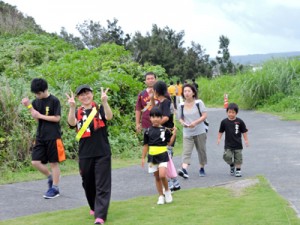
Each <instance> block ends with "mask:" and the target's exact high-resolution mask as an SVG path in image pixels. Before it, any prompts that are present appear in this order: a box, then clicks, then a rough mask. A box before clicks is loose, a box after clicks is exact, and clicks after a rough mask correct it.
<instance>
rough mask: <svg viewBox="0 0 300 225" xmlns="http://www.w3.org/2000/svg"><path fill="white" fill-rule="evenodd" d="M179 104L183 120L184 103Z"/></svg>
mask: <svg viewBox="0 0 300 225" xmlns="http://www.w3.org/2000/svg"><path fill="white" fill-rule="evenodd" d="M180 106H181V119H182V120H183V107H184V105H183V104H181V105H180Z"/></svg>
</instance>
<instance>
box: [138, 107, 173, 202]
mask: <svg viewBox="0 0 300 225" xmlns="http://www.w3.org/2000/svg"><path fill="white" fill-rule="evenodd" d="M150 120H151V123H152V126H151V127H149V128H148V129H146V131H145V133H144V147H143V152H142V167H144V164H145V157H146V155H147V153H148V172H149V173H154V178H155V185H156V189H157V192H158V194H159V197H158V201H157V204H158V205H163V204H165V203H171V202H172V201H173V198H172V194H171V190H170V189H169V187H168V179H167V176H166V174H167V164H168V161H169V156H168V151H167V146H168V145H172V143H173V142H174V139H175V136H176V128H174V129H173V133H172V132H171V130H170V129H168V128H166V127H163V126H161V120H162V112H161V110H160V109H159V108H158V107H157V106H156V107H153V108H152V109H151V111H150ZM163 188H164V189H165V193H164V194H163Z"/></svg>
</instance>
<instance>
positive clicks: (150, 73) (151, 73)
mask: <svg viewBox="0 0 300 225" xmlns="http://www.w3.org/2000/svg"><path fill="white" fill-rule="evenodd" d="M148 75H152V76H154V77H155V78H156V74H155V73H153V72H147V73H146V74H145V79H146V77H147V76H148Z"/></svg>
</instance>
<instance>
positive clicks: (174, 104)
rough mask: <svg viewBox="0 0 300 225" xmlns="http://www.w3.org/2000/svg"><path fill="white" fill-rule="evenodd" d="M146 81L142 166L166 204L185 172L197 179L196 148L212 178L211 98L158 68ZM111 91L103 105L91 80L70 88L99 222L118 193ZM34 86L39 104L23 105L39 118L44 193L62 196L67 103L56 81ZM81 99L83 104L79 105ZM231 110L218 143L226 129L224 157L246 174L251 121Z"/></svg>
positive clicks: (89, 195) (37, 151)
mask: <svg viewBox="0 0 300 225" xmlns="http://www.w3.org/2000/svg"><path fill="white" fill-rule="evenodd" d="M145 84H146V86H147V87H146V89H145V90H143V91H141V92H140V93H139V94H138V98H137V101H136V106H135V118H136V121H135V122H136V131H137V132H138V133H142V134H143V137H144V138H143V140H144V141H143V148H142V160H141V165H142V167H144V166H145V164H146V161H145V159H146V157H147V165H148V172H149V173H153V175H154V181H155V187H156V189H157V192H158V201H157V204H158V205H162V204H165V203H171V202H172V201H173V197H172V193H173V192H174V191H177V190H180V189H181V187H180V182H179V179H178V177H177V174H178V175H179V176H181V177H183V178H184V179H188V178H189V174H188V166H189V165H190V164H191V155H192V151H193V149H194V147H195V148H196V150H197V153H198V160H199V176H201V177H204V176H206V171H205V168H204V167H205V165H206V164H207V156H206V139H207V130H208V123H207V120H206V119H207V110H206V107H205V104H204V103H203V101H202V100H201V99H198V96H197V93H198V91H197V89H198V85H195V82H193V83H191V84H189V83H186V84H184V85H183V86H182V85H181V84H180V82H179V81H177V84H176V86H175V85H174V88H173V87H171V86H172V85H173V83H171V85H170V87H171V88H170V87H169V88H168V87H167V85H166V83H165V82H163V81H159V80H157V77H156V75H155V74H154V73H153V72H148V73H146V74H145ZM108 91H109V89H106V90H104V89H103V88H101V104H99V103H96V102H94V100H93V99H94V95H93V89H92V88H91V87H90V86H89V85H87V84H83V85H80V86H79V87H77V89H76V91H75V94H74V93H73V92H71V93H70V94H66V97H67V102H68V104H69V107H70V108H69V113H68V118H67V121H68V124H69V127H70V128H71V129H75V130H76V140H77V141H78V146H79V151H78V155H79V172H80V175H81V178H82V187H83V189H84V192H85V195H86V199H87V202H88V205H89V207H90V212H89V213H90V215H91V216H93V217H94V218H95V221H94V224H104V222H105V221H106V220H107V214H108V208H109V204H110V199H111V148H110V144H109V140H108V131H107V121H109V120H111V119H112V118H113V113H112V110H111V108H110V106H109V103H108V95H107V93H108ZM31 92H32V93H34V94H35V97H36V98H35V99H34V100H33V101H32V102H30V100H29V99H28V98H23V99H22V104H23V105H24V106H26V107H27V108H28V110H29V112H30V114H31V116H32V118H33V119H35V120H36V121H37V122H38V126H37V131H36V138H35V143H34V145H33V149H32V165H33V166H34V167H35V168H36V169H38V170H39V171H40V172H41V173H42V174H44V175H45V176H46V177H47V178H48V182H47V184H48V189H47V191H46V192H45V194H44V195H43V197H44V198H45V199H52V198H56V197H58V196H59V195H60V190H59V180H60V168H59V163H60V162H62V161H64V160H66V156H65V150H64V145H63V142H62V140H61V133H62V132H61V128H60V120H61V105H60V101H59V100H58V98H56V97H55V96H54V95H52V94H50V92H49V91H48V83H47V81H46V80H44V79H42V78H35V79H33V80H32V82H31ZM76 99H77V100H78V101H79V102H80V106H79V107H77V108H76ZM226 111H227V118H225V119H224V120H222V121H221V124H220V129H219V134H218V138H217V144H219V143H220V141H221V138H222V134H223V133H224V132H225V146H224V154H223V158H224V160H225V162H226V163H228V165H229V166H230V174H231V175H234V176H236V177H240V176H242V173H241V165H242V162H243V156H242V149H243V145H242V135H243V137H244V140H245V144H246V145H248V138H247V131H248V130H247V128H246V125H245V123H244V122H243V120H242V119H240V118H238V117H236V115H237V113H238V106H237V105H236V104H235V103H231V104H229V106H228V108H227V109H226ZM177 121H178V122H177ZM176 122H177V123H179V124H177V123H176ZM179 126H180V127H182V129H183V150H182V164H181V166H180V169H179V170H178V171H177V172H178V173H176V169H175V167H174V165H173V162H172V157H173V147H174V146H175V142H176V134H177V128H176V127H179ZM47 163H49V165H50V170H49V169H48V167H47V165H46V164H47ZM174 171H175V173H174Z"/></svg>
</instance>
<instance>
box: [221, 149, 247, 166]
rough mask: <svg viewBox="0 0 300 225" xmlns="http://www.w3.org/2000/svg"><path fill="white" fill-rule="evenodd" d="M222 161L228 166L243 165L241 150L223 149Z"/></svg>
mask: <svg viewBox="0 0 300 225" xmlns="http://www.w3.org/2000/svg"><path fill="white" fill-rule="evenodd" d="M223 159H224V161H225V162H226V163H227V164H228V165H231V164H235V165H241V164H242V163H243V154H242V149H237V150H231V149H225V150H224V153H223Z"/></svg>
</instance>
